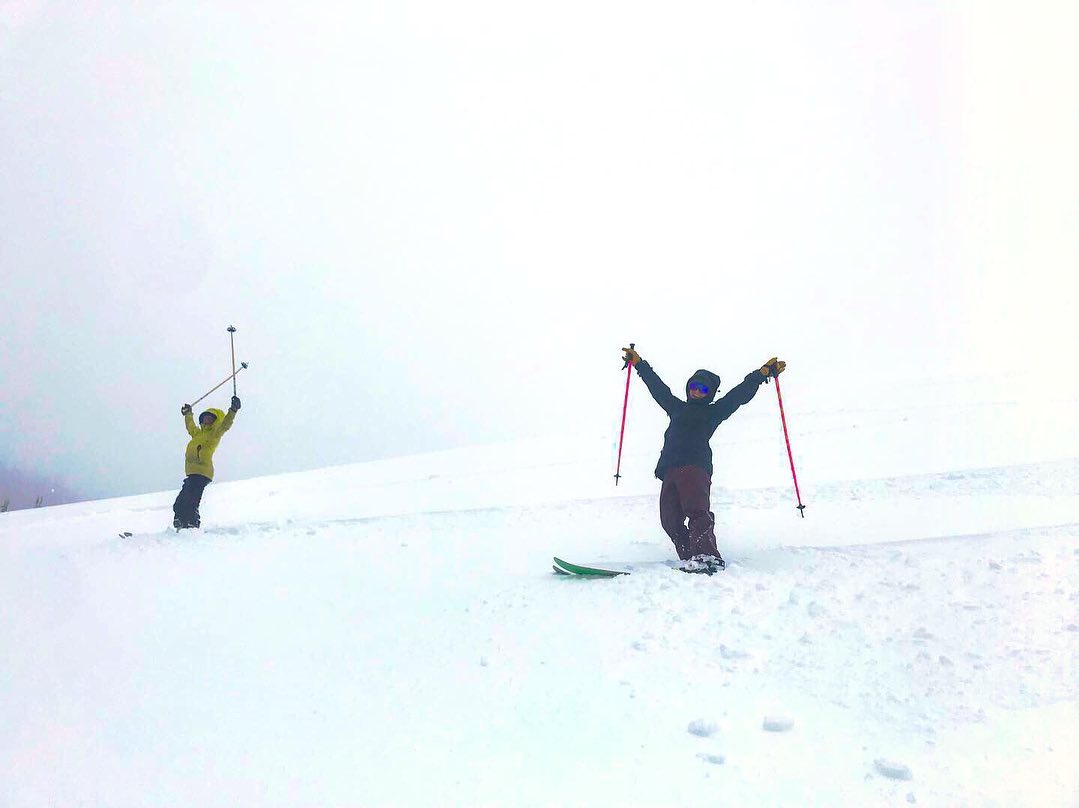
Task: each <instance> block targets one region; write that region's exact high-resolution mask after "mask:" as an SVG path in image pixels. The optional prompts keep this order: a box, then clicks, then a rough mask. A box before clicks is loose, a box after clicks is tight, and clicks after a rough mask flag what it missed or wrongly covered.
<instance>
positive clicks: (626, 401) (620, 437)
mask: <svg viewBox="0 0 1079 808" xmlns="http://www.w3.org/2000/svg"><path fill="white" fill-rule="evenodd" d="M633 346H634V343H632V342H631V343H630V344H629V349H630V350H631V351H632V350H633ZM631 378H633V363H632V362H630V361H629V359H628V358H627V359H626V395H625V397H624V398H623V399H622V430H621V432H619V434H618V466H617V467H616V468H615V470H614V484H615V485H618V480H619V479H620V478H621V477H622V474H621V471H622V441H623V439H624V438H625V437H626V410H627V409H628V408H629V382H630V379H631Z"/></svg>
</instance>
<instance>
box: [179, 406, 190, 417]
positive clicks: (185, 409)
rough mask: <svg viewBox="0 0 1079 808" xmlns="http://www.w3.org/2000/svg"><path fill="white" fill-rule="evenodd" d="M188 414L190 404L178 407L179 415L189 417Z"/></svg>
mask: <svg viewBox="0 0 1079 808" xmlns="http://www.w3.org/2000/svg"><path fill="white" fill-rule="evenodd" d="M190 414H191V405H190V404H184V406H182V407H180V415H190Z"/></svg>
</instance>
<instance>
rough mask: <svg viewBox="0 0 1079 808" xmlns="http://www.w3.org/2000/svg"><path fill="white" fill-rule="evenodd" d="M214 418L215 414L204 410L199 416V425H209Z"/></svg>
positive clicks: (215, 418) (215, 417)
mask: <svg viewBox="0 0 1079 808" xmlns="http://www.w3.org/2000/svg"><path fill="white" fill-rule="evenodd" d="M216 420H217V416H216V415H214V414H213V413H212V412H210V411H209V410H206V412H204V413H202V415H200V416H199V426H210V425H211V424H212V423H213V422H214V421H216Z"/></svg>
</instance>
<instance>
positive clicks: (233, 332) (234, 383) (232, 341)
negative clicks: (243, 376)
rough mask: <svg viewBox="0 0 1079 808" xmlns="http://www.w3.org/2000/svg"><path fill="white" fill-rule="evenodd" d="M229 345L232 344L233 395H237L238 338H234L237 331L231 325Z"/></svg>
mask: <svg viewBox="0 0 1079 808" xmlns="http://www.w3.org/2000/svg"><path fill="white" fill-rule="evenodd" d="M228 332H229V345H231V346H232V395H233V397H234V398H235V396H236V340H235V339H233V335H234V334H235V333H236V328H235V326H231V325H230V326H229V328H228Z"/></svg>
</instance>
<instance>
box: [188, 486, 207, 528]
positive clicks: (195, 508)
mask: <svg viewBox="0 0 1079 808" xmlns="http://www.w3.org/2000/svg"><path fill="white" fill-rule="evenodd" d="M191 476H192V477H194V478H195V482H194V483H193V485H192V486H191V513H190V515H191V526H192V527H200V526H201V525H202V518H201V517H200V516H199V505H201V504H202V494H203V492H204V491H205V490H206V486H208V485H209V484H210V478H209V477H203V476H202V475H201V474H192V475H191Z"/></svg>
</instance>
